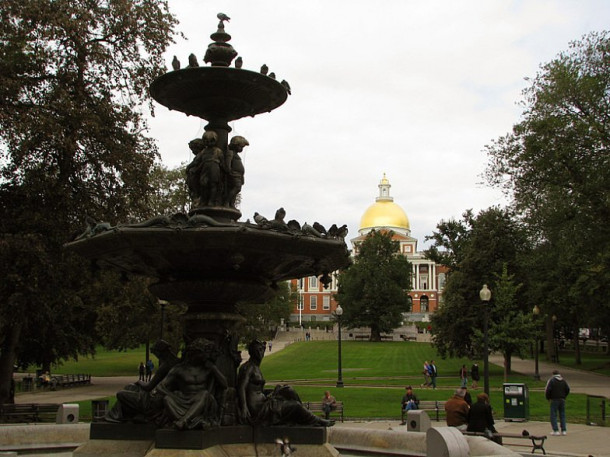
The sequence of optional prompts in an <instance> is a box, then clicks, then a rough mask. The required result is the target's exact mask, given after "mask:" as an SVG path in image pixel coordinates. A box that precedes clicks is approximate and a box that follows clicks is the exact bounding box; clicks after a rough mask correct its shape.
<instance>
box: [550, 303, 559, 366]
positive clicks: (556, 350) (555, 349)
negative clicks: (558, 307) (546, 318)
mask: <svg viewBox="0 0 610 457" xmlns="http://www.w3.org/2000/svg"><path fill="white" fill-rule="evenodd" d="M551 320H552V321H553V362H555V363H559V344H558V343H557V335H556V334H555V332H556V331H557V327H556V326H557V316H556V315H555V314H553V317H552V318H551Z"/></svg>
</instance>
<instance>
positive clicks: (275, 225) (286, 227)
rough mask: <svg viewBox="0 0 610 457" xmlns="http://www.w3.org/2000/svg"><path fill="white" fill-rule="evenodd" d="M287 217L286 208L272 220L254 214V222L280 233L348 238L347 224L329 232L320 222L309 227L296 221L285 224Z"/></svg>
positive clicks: (334, 225) (281, 209)
mask: <svg viewBox="0 0 610 457" xmlns="http://www.w3.org/2000/svg"><path fill="white" fill-rule="evenodd" d="M285 216H286V211H284V208H280V209H278V210H277V211H276V212H275V218H274V219H271V220H269V219H267V218H266V217H265V216H263V215H261V214H259V213H254V222H255V223H256V225H258V226H259V227H261V228H263V229H274V230H277V231H280V232H288V233H293V234H302V235H306V236H313V237H316V238H334V239H345V237H346V236H347V232H348V229H347V224H343V225H342V226H341V227H337V224H333V225H331V227H330V228H329V229H328V230H326V228H325V227H324V226H323V225H322V224H320V223H319V222H314V223H313V225H309V224H308V223H307V222H305V223H304V224H303V225H301V224H299V222H298V221H295V220H294V219H293V220H290V221H288V222H284V217H285ZM249 222H250V221H249V220H248V221H246V223H249Z"/></svg>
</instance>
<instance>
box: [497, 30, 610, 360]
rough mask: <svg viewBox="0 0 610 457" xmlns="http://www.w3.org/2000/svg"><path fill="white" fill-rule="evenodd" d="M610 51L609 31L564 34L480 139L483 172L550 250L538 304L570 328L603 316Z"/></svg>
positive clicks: (609, 230)
mask: <svg viewBox="0 0 610 457" xmlns="http://www.w3.org/2000/svg"><path fill="white" fill-rule="evenodd" d="M609 55H610V32H607V31H604V32H599V33H590V34H589V35H586V36H584V37H583V38H582V39H581V40H580V41H575V42H573V43H571V44H570V47H569V49H568V50H567V51H566V52H562V53H560V54H559V55H558V56H557V57H556V58H555V59H553V60H552V61H551V62H549V63H546V64H544V65H542V66H541V69H540V71H539V72H538V74H537V75H536V77H535V78H533V79H532V80H531V84H530V86H529V87H528V88H527V89H525V91H524V94H523V95H524V99H523V106H524V112H523V115H522V120H521V121H520V122H519V123H518V124H516V125H515V126H514V127H513V129H512V132H511V133H510V134H508V135H506V136H504V137H502V138H499V139H498V140H497V141H495V142H494V143H492V144H491V145H489V146H488V147H487V152H488V156H489V165H488V168H487V172H486V176H487V180H488V182H489V183H490V184H492V185H494V186H498V187H502V188H504V189H505V190H506V192H507V193H508V194H511V195H512V197H513V199H514V207H515V209H516V210H517V212H518V213H519V214H520V215H522V217H523V218H524V220H525V221H526V223H527V224H528V225H529V226H530V228H531V232H532V233H533V234H534V237H533V238H534V241H535V242H536V243H537V244H538V245H540V246H544V249H552V250H553V256H554V259H555V262H554V265H553V267H552V268H553V269H555V270H556V271H559V272H560V277H559V278H556V279H559V280H558V281H555V283H554V287H553V285H550V287H549V288H550V289H554V292H552V293H550V294H549V299H548V300H547V301H546V303H543V304H544V308H545V309H546V310H548V312H549V314H555V315H557V316H562V317H565V319H564V322H563V324H564V325H568V323H569V324H570V327H573V329H574V330H576V329H577V328H578V326H587V325H597V324H598V323H602V322H605V323H606V324H604V325H603V326H604V327H605V328H606V329H607V328H608V324H607V323H608V322H610V315H609V314H608V311H609V309H610V307H609V306H608V303H609V302H610V296H609V295H608V289H607V287H606V285H607V284H608V283H609V281H610V268H609V266H610V263H609V261H610V255H609V254H608V253H609V252H610V199H609V198H608V189H609V188H610V151H609V146H610V59H609V57H608V56H609ZM547 273H548V278H549V281H551V280H552V278H553V277H554V276H556V275H553V274H552V273H551V272H550V271H548V272H547ZM558 296H560V297H562V300H560V301H554V300H553V299H554V298H555V297H558ZM572 333H573V334H575V335H577V333H578V332H577V331H572ZM576 341H577V340H576ZM577 354H578V353H577ZM577 361H578V360H577Z"/></svg>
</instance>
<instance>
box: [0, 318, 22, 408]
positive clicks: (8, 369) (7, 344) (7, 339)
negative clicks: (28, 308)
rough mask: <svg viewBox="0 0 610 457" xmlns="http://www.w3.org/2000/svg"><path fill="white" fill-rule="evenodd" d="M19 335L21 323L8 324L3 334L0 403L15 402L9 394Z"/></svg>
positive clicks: (0, 365) (0, 359)
mask: <svg viewBox="0 0 610 457" xmlns="http://www.w3.org/2000/svg"><path fill="white" fill-rule="evenodd" d="M20 336H21V324H13V325H11V326H9V328H8V333H7V334H6V335H5V336H4V342H3V344H2V351H1V352H0V405H2V404H4V403H14V402H15V399H14V398H12V396H11V391H12V389H11V385H12V382H13V367H14V366H15V359H16V351H15V350H16V348H17V343H18V342H19V337H20Z"/></svg>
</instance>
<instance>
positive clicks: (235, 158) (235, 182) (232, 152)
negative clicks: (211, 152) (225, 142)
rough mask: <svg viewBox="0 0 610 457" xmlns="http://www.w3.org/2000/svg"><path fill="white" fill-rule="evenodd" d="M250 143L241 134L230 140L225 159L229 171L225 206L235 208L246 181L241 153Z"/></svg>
mask: <svg viewBox="0 0 610 457" xmlns="http://www.w3.org/2000/svg"><path fill="white" fill-rule="evenodd" d="M249 145H250V143H248V140H246V139H245V138H244V137H243V136H239V135H238V136H234V137H233V138H231V141H230V142H229V147H228V149H227V154H226V161H225V163H226V168H227V171H228V176H227V191H226V198H225V206H229V207H231V208H235V200H236V198H237V195H238V194H239V192H241V188H242V186H243V185H244V183H245V180H244V175H245V172H246V170H245V168H244V163H243V162H242V161H241V157H240V156H239V153H240V152H242V151H243V150H244V148H245V147H246V146H249Z"/></svg>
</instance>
